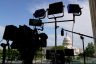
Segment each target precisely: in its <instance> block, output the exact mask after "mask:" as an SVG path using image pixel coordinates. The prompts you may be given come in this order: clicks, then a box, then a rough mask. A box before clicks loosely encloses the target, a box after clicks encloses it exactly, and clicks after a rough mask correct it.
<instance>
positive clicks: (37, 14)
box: [33, 9, 46, 19]
mask: <svg viewBox="0 0 96 64" xmlns="http://www.w3.org/2000/svg"><path fill="white" fill-rule="evenodd" d="M33 16H34V17H35V18H39V19H43V18H45V16H46V11H45V10H44V9H39V10H36V11H35V13H34V14H33Z"/></svg>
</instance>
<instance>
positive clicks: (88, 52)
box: [84, 42, 95, 57]
mask: <svg viewBox="0 0 96 64" xmlns="http://www.w3.org/2000/svg"><path fill="white" fill-rule="evenodd" d="M84 52H85V55H86V56H88V57H92V56H93V54H94V53H95V47H94V44H93V43H92V42H91V43H88V45H87V47H86V49H85V51H84Z"/></svg>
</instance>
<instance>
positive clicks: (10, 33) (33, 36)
mask: <svg viewBox="0 0 96 64" xmlns="http://www.w3.org/2000/svg"><path fill="white" fill-rule="evenodd" d="M47 38H48V36H47V34H45V33H38V31H37V29H31V28H30V27H28V26H26V25H23V26H21V25H20V26H19V28H17V27H16V26H14V25H7V26H6V27H5V32H4V35H3V39H5V40H11V41H13V42H12V44H11V48H12V49H22V48H36V47H37V48H38V47H46V45H47Z"/></svg>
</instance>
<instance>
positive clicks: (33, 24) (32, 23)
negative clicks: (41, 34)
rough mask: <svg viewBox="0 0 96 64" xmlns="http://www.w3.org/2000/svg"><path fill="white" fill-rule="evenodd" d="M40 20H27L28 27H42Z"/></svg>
mask: <svg viewBox="0 0 96 64" xmlns="http://www.w3.org/2000/svg"><path fill="white" fill-rule="evenodd" d="M42 24H43V23H42V20H40V19H29V25H31V26H42Z"/></svg>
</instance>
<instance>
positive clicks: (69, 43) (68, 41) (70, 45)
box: [63, 36, 72, 49]
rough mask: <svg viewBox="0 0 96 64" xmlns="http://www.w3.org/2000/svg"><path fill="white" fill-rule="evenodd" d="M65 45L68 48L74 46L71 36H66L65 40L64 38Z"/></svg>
mask: <svg viewBox="0 0 96 64" xmlns="http://www.w3.org/2000/svg"><path fill="white" fill-rule="evenodd" d="M63 46H64V47H67V48H68V49H71V48H72V42H71V39H70V37H68V36H67V37H65V38H64V40H63Z"/></svg>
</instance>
